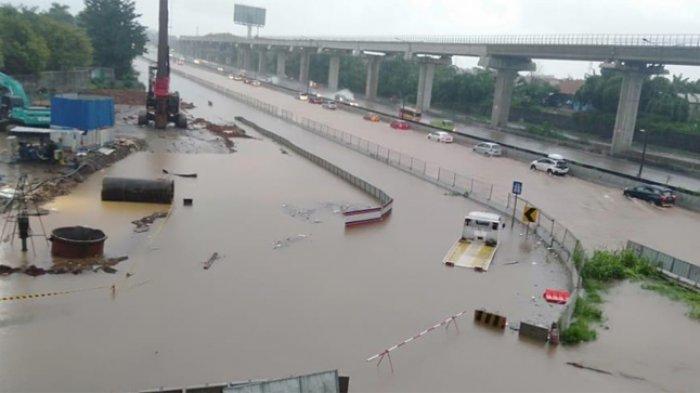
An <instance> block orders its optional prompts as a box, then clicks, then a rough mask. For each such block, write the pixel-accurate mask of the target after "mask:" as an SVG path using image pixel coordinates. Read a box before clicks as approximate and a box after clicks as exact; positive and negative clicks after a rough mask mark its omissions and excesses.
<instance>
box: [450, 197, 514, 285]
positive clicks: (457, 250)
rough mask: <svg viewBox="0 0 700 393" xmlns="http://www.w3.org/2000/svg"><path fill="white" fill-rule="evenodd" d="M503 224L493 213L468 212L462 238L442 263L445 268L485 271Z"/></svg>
mask: <svg viewBox="0 0 700 393" xmlns="http://www.w3.org/2000/svg"><path fill="white" fill-rule="evenodd" d="M505 225H506V224H505V222H504V221H503V219H502V218H501V216H499V215H498V214H495V213H488V212H479V211H473V212H470V213H469V214H468V215H467V216H466V217H465V218H464V225H463V227H462V236H461V237H460V238H459V239H457V241H456V242H455V243H454V244H453V245H452V247H451V248H450V250H449V251H448V252H447V255H445V258H444V259H443V263H444V264H445V265H447V266H459V267H466V268H472V269H474V270H477V271H487V270H488V269H489V266H490V265H491V261H493V256H494V254H496V248H497V247H498V233H499V231H500V230H501V229H502V228H504V227H505Z"/></svg>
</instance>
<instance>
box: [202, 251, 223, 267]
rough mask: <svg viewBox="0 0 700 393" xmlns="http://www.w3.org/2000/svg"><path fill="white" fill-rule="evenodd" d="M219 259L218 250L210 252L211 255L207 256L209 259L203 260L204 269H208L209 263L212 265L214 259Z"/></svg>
mask: <svg viewBox="0 0 700 393" xmlns="http://www.w3.org/2000/svg"><path fill="white" fill-rule="evenodd" d="M219 259H221V257H220V256H219V253H218V252H215V253H213V254H211V256H210V257H209V259H207V260H206V261H204V263H203V265H204V270H208V269H209V268H210V267H211V265H213V264H214V262H216V261H217V260H219Z"/></svg>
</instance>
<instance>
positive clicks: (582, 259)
mask: <svg viewBox="0 0 700 393" xmlns="http://www.w3.org/2000/svg"><path fill="white" fill-rule="evenodd" d="M573 260H574V264H575V265H576V267H577V269H579V273H580V275H581V282H582V285H583V289H584V291H583V293H582V294H581V295H580V296H579V298H578V299H577V300H576V305H575V308H574V313H573V317H572V322H571V324H570V325H569V327H568V328H567V329H565V330H564V331H562V334H561V340H562V343H564V344H569V345H571V344H578V343H580V342H586V341H592V340H595V338H596V332H595V325H596V324H600V323H601V322H602V321H603V319H604V317H603V311H602V310H601V308H600V304H601V303H602V302H603V297H602V296H601V293H602V292H604V291H605V290H606V289H607V287H608V286H609V285H610V284H612V283H614V282H617V281H621V280H625V279H631V280H639V281H643V283H642V288H644V289H647V290H651V291H654V292H657V293H659V294H661V295H663V296H666V297H668V298H669V299H672V300H676V301H682V302H684V303H685V304H687V305H688V307H689V308H690V310H689V312H688V316H689V317H690V318H693V319H700V293H698V292H696V291H693V290H691V289H687V288H685V287H683V286H681V285H679V284H678V283H676V282H673V281H670V280H668V279H666V278H664V276H663V275H662V274H661V273H660V272H659V271H658V270H656V268H654V267H653V266H652V265H650V264H649V263H648V262H647V261H646V260H644V259H642V258H640V257H638V256H637V255H636V254H635V253H634V252H632V251H630V250H622V251H608V250H599V251H595V252H594V253H593V255H592V256H591V257H590V258H588V259H586V256H585V254H584V253H583V251H582V250H578V249H577V250H575V251H574V254H573Z"/></svg>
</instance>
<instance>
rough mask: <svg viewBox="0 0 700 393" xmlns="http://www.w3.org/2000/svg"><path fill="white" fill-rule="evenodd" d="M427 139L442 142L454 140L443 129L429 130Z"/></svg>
mask: <svg viewBox="0 0 700 393" xmlns="http://www.w3.org/2000/svg"><path fill="white" fill-rule="evenodd" d="M428 140H429V141H437V142H444V143H452V142H454V138H452V135H450V134H449V133H447V132H445V131H435V132H431V133H430V134H428Z"/></svg>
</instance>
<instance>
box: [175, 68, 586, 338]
mask: <svg viewBox="0 0 700 393" xmlns="http://www.w3.org/2000/svg"><path fill="white" fill-rule="evenodd" d="M172 72H173V73H175V74H178V75H180V76H183V77H184V78H187V79H190V80H192V81H195V82H197V83H199V84H201V85H203V86H206V87H208V88H210V89H212V90H214V91H217V92H219V93H221V94H224V95H226V96H228V97H231V98H233V99H235V100H237V101H240V102H243V103H244V104H247V105H249V106H251V107H253V108H255V109H258V110H260V111H262V112H265V113H268V114H270V115H272V116H275V117H277V118H280V119H282V120H284V121H287V122H289V123H291V124H294V125H296V126H299V127H300V128H302V129H305V130H307V131H310V132H312V133H314V134H316V135H319V136H322V137H324V138H326V139H328V140H331V141H333V142H335V143H338V144H341V145H343V146H345V147H348V148H350V149H352V150H355V151H357V152H360V153H362V154H364V155H366V156H368V157H371V158H374V159H376V160H379V161H381V162H384V163H386V164H387V165H390V166H392V167H394V168H397V169H400V170H402V171H404V172H406V173H409V174H411V175H413V176H416V177H419V178H421V179H424V180H427V181H428V182H430V183H433V184H435V185H437V186H439V187H442V188H444V189H446V190H449V191H450V192H453V193H455V194H458V195H462V196H464V197H467V198H469V199H472V200H474V201H476V202H479V203H482V204H484V205H486V206H488V207H491V208H493V209H495V210H497V211H499V212H500V213H502V214H503V215H505V216H509V217H513V216H514V218H515V219H516V220H518V221H519V222H522V220H521V219H522V217H523V212H524V209H525V207H526V206H527V205H530V206H533V205H532V204H530V203H529V202H528V201H527V200H525V199H522V198H518V204H517V208H516V211H515V214H514V215H513V208H512V206H513V203H514V202H515V196H514V195H512V194H511V193H510V192H509V190H508V191H506V190H504V189H503V188H500V187H498V186H496V185H494V184H492V183H488V182H484V181H481V180H478V179H475V178H471V177H467V176H464V175H460V174H458V173H456V172H454V171H451V170H449V169H446V168H443V167H441V166H440V165H438V164H435V163H431V162H428V161H425V160H421V159H419V158H416V157H413V156H411V155H408V154H405V153H402V152H400V151H396V150H393V149H391V148H389V147H386V146H383V145H380V144H377V143H374V142H372V141H369V140H367V139H364V138H360V137H358V136H356V135H353V134H350V133H347V132H345V131H341V130H338V129H335V128H333V127H330V126H328V125H326V124H323V123H319V122H317V121H314V120H311V119H308V118H305V117H298V116H296V115H295V114H294V113H292V112H291V111H288V110H285V109H282V108H279V107H277V106H275V105H271V104H268V103H265V102H263V101H260V100H258V99H256V98H254V97H252V96H249V95H247V94H243V93H240V92H237V91H234V90H231V89H228V88H226V87H222V86H221V85H218V84H216V83H212V82H210V81H207V80H204V79H202V78H199V77H196V76H193V75H190V74H188V73H185V72H182V71H180V70H176V69H174V70H172ZM278 138H281V137H278ZM282 139H283V138H282ZM324 161H325V160H324ZM368 191H369V190H368ZM375 191H381V190H379V189H376V188H375ZM381 193H383V192H381ZM376 196H377V198H378V199H380V201H382V203H383V202H384V201H383V200H382V198H383V196H382V195H380V194H378V195H376ZM386 198H388V195H387V196H386ZM530 229H531V230H532V231H533V233H534V234H535V235H537V236H538V237H539V238H541V239H542V241H543V242H544V243H545V244H546V246H547V247H548V249H549V250H550V251H551V252H554V253H556V254H557V256H558V257H559V259H560V260H561V261H562V263H564V265H565V267H566V268H567V270H568V272H569V278H570V280H569V288H568V289H569V291H570V292H571V298H570V301H569V302H568V303H567V305H566V306H565V308H564V310H563V311H562V318H560V319H559V322H560V325H561V326H562V327H566V326H568V323H569V321H570V318H571V315H572V313H573V309H574V307H575V303H576V298H577V293H578V289H579V288H580V287H581V280H580V276H579V274H578V270H577V267H576V265H575V263H574V255H575V253H576V252H584V250H583V248H582V245H581V242H580V241H579V240H578V238H577V237H576V236H575V235H574V234H573V233H572V232H571V231H570V230H569V229H568V228H566V227H565V226H564V225H562V224H561V223H559V222H557V221H556V220H555V219H554V218H553V217H551V216H549V215H547V214H546V213H544V212H542V211H541V210H540V214H539V217H538V220H537V222H536V223H533V224H531V226H530Z"/></svg>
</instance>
